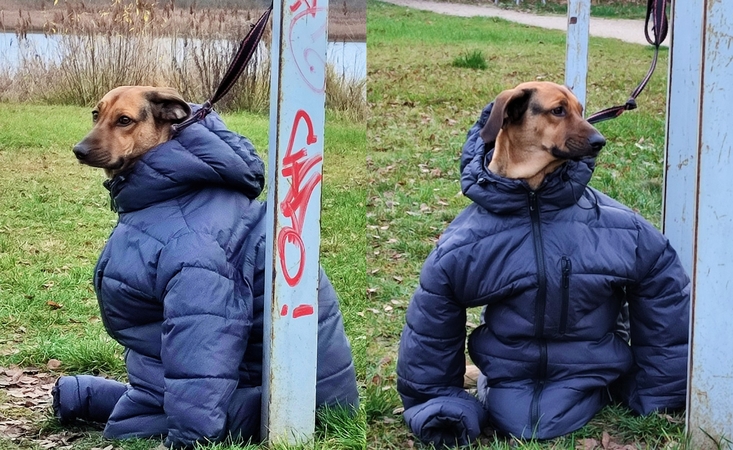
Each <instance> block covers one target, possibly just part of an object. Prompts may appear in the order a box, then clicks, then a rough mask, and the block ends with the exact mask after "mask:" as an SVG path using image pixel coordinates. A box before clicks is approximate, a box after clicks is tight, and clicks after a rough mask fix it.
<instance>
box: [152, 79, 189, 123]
mask: <svg viewBox="0 0 733 450" xmlns="http://www.w3.org/2000/svg"><path fill="white" fill-rule="evenodd" d="M147 99H148V101H149V102H150V106H151V108H152V110H153V117H155V120H156V122H168V123H181V122H183V121H184V120H186V119H187V118H188V116H190V115H191V107H190V106H188V103H186V101H185V100H184V99H183V97H181V94H179V93H178V91H176V90H175V89H172V88H156V89H153V90H151V91H150V92H148V93H147Z"/></svg>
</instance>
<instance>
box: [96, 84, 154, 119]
mask: <svg viewBox="0 0 733 450" xmlns="http://www.w3.org/2000/svg"><path fill="white" fill-rule="evenodd" d="M145 92H147V90H146V89H144V88H143V87H141V86H120V87H117V88H114V89H112V90H111V91H109V92H107V93H106V94H105V95H104V97H102V99H101V100H100V101H99V103H97V106H96V109H97V111H99V112H100V113H102V114H103V113H105V112H107V111H110V110H125V111H126V110H129V111H136V110H139V108H140V106H141V105H143V103H144V102H145V97H144V94H145Z"/></svg>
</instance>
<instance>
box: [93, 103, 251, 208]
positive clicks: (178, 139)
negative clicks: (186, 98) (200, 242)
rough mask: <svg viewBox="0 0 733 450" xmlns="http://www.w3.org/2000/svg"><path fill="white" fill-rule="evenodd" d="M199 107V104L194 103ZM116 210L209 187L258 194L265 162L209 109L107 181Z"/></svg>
mask: <svg viewBox="0 0 733 450" xmlns="http://www.w3.org/2000/svg"><path fill="white" fill-rule="evenodd" d="M192 109H193V111H194V112H195V111H196V110H198V109H200V106H199V105H192ZM104 185H105V187H106V188H107V189H109V191H110V195H111V197H112V207H113V209H115V210H116V211H117V212H120V213H123V212H129V211H135V210H139V209H142V208H145V207H148V206H150V205H153V204H155V203H159V202H162V201H165V200H168V199H171V198H175V197H178V196H180V195H182V194H184V193H186V192H188V191H190V190H193V189H200V188H202V187H206V186H212V187H223V188H227V189H231V190H235V191H239V192H242V193H243V194H245V195H246V196H247V197H249V198H251V199H254V198H256V197H257V196H258V195H259V194H260V193H261V192H262V189H263V188H264V185H265V166H264V163H263V161H262V159H260V157H259V156H258V155H257V152H256V151H255V149H254V146H253V145H252V143H251V142H250V141H249V140H248V139H247V138H245V137H243V136H241V135H239V134H236V133H234V132H232V131H229V130H228V129H227V128H226V126H225V125H224V122H223V121H222V120H221V117H219V115H218V114H216V113H215V112H211V113H210V114H209V115H208V116H206V118H205V119H204V120H202V121H199V122H197V123H194V124H193V125H191V126H189V127H187V128H185V129H184V130H182V131H181V132H180V133H178V134H177V135H175V136H174V137H173V138H172V139H171V140H170V141H168V142H164V143H163V144H160V145H158V146H157V147H154V148H153V149H151V150H150V151H148V152H147V153H146V154H145V155H144V156H143V157H142V158H141V159H140V160H139V161H137V162H136V163H135V164H134V165H133V166H132V168H131V169H130V170H129V171H126V172H124V173H121V174H119V175H117V176H116V177H115V178H113V179H111V180H108V181H106V182H105V183H104Z"/></svg>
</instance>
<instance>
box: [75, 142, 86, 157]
mask: <svg viewBox="0 0 733 450" xmlns="http://www.w3.org/2000/svg"><path fill="white" fill-rule="evenodd" d="M74 156H76V159H78V160H79V161H84V160H85V159H86V158H87V157H88V156H89V147H87V146H86V145H82V144H81V143H79V144H76V145H75V146H74Z"/></svg>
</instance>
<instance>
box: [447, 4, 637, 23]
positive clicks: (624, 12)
mask: <svg viewBox="0 0 733 450" xmlns="http://www.w3.org/2000/svg"><path fill="white" fill-rule="evenodd" d="M437 1H445V2H447V3H451V2H452V3H469V4H472V5H475V4H485V5H496V6H499V7H500V8H506V9H515V10H519V11H526V12H530V13H534V14H562V15H565V14H567V12H568V2H567V0H545V1H544V2H543V1H542V0H520V2H519V4H517V0H498V1H497V2H495V1H494V0H478V1H476V0H437ZM590 14H591V17H606V18H610V19H643V18H644V17H646V0H593V1H592V2H591V6H590Z"/></svg>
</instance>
